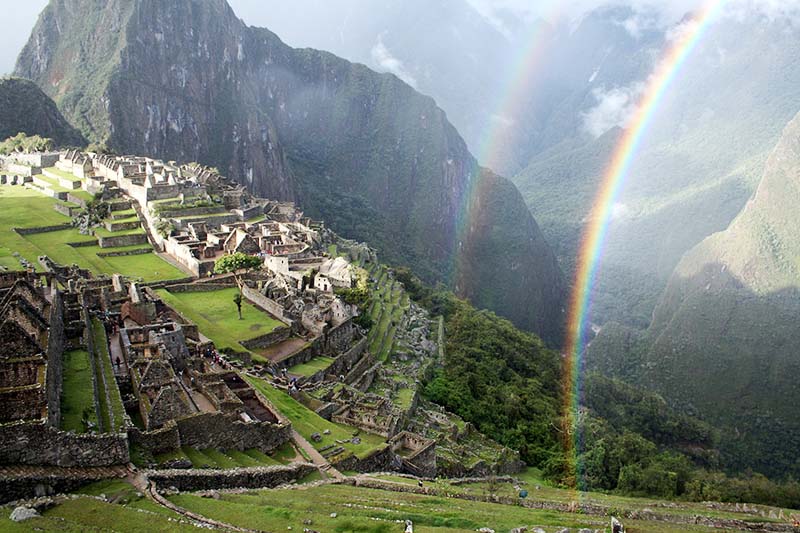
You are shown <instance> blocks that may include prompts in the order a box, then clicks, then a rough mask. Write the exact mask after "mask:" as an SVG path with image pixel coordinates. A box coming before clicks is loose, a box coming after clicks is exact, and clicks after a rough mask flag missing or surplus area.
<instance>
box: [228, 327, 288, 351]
mask: <svg viewBox="0 0 800 533" xmlns="http://www.w3.org/2000/svg"><path fill="white" fill-rule="evenodd" d="M291 335H292V329H291V328H288V327H286V326H278V327H277V328H275V329H274V330H273V331H272V332H270V333H267V334H266V335H261V336H260V337H256V338H255V339H250V340H247V341H240V342H239V344H241V345H242V346H244V347H245V348H247V349H248V350H257V349H259V348H267V347H269V346H272V345H275V344H278V343H279V342H283V341H285V340H286V339H288V338H289V337H291Z"/></svg>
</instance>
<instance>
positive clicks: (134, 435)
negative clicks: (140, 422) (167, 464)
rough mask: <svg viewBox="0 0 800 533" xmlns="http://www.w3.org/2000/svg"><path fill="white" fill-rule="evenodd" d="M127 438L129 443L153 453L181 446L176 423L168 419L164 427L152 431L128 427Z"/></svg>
mask: <svg viewBox="0 0 800 533" xmlns="http://www.w3.org/2000/svg"><path fill="white" fill-rule="evenodd" d="M128 439H129V440H130V442H131V445H134V444H135V445H137V446H141V447H142V448H144V449H145V450H147V451H149V452H150V453H152V454H153V455H156V454H159V453H165V452H169V451H173V450H177V449H178V448H180V447H181V437H180V434H179V433H178V425H177V424H176V423H175V421H174V420H170V421H169V422H167V423H166V424H165V425H164V427H162V428H160V429H156V430H153V431H142V430H141V429H139V428H137V427H131V428H128Z"/></svg>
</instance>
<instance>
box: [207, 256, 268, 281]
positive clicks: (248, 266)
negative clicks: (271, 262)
mask: <svg viewBox="0 0 800 533" xmlns="http://www.w3.org/2000/svg"><path fill="white" fill-rule="evenodd" d="M262 263H263V260H262V259H261V258H259V257H256V256H254V255H247V254H243V253H241V252H236V253H235V254H230V255H226V256H224V257H220V258H219V259H217V262H216V263H214V272H215V273H217V274H233V275H234V276H236V280H237V281H239V277H238V276H239V274H241V273H246V272H248V271H250V270H254V269H257V268H260V267H261V265H262ZM240 285H241V283H240Z"/></svg>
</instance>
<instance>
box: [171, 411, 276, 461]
mask: <svg viewBox="0 0 800 533" xmlns="http://www.w3.org/2000/svg"><path fill="white" fill-rule="evenodd" d="M176 422H177V425H178V433H179V434H180V439H181V445H182V446H193V447H195V448H199V449H205V448H220V449H234V450H239V451H244V450H249V449H251V448H257V449H259V450H261V451H262V452H264V453H270V452H272V451H273V450H275V449H276V448H278V447H280V446H281V445H282V444H284V443H285V442H287V441H289V440H291V438H292V426H291V425H290V424H282V425H277V424H270V423H269V422H250V423H246V422H243V421H242V420H240V419H239V418H238V417H236V416H235V415H230V414H223V413H201V414H197V415H193V416H189V417H186V418H181V419H179V420H177V421H176Z"/></svg>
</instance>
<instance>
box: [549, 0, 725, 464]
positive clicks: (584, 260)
mask: <svg viewBox="0 0 800 533" xmlns="http://www.w3.org/2000/svg"><path fill="white" fill-rule="evenodd" d="M725 1H726V0H709V1H708V2H707V3H706V4H705V5H704V6H703V7H702V8H701V9H699V10H698V11H696V12H695V13H694V15H693V16H692V17H691V18H689V19H687V20H685V21H684V22H683V23H682V25H681V27H680V31H679V32H677V33H678V34H677V35H676V36H675V38H674V39H673V40H672V43H671V45H670V47H669V49H668V50H667V52H666V54H665V55H664V56H663V57H662V59H661V60H660V62H659V63H658V65H657V67H656V69H655V71H654V72H653V74H652V75H651V76H650V78H649V79H648V81H647V84H646V88H645V91H644V93H643V96H642V98H641V101H640V103H639V105H638V106H637V110H636V113H635V114H634V115H633V117H632V119H631V121H630V123H629V124H628V126H627V128H626V130H625V132H624V133H623V135H622V138H621V139H620V141H619V143H618V144H617V147H616V149H615V150H614V153H613V156H612V158H611V162H610V164H609V166H608V168H607V170H606V172H605V174H604V176H603V180H602V183H601V186H600V190H599V192H598V194H597V196H596V198H595V201H594V204H593V207H592V209H591V211H590V214H589V217H588V223H587V226H586V229H585V230H584V235H583V238H582V242H581V247H580V251H579V255H578V263H577V265H578V266H577V271H576V275H575V283H574V286H573V290H572V295H571V298H570V303H569V311H568V322H567V338H566V342H565V345H564V348H565V351H566V365H565V366H566V375H565V376H564V383H565V387H566V388H567V390H565V391H564V398H565V403H566V405H565V408H564V426H565V428H564V435H565V436H566V437H567V438H565V446H566V447H567V448H568V449H567V450H566V451H567V457H568V458H571V459H572V460H573V461H575V460H576V454H577V448H578V443H577V442H576V439H577V438H578V435H579V431H577V428H576V427H575V417H576V415H577V412H578V409H579V401H580V388H581V387H580V386H581V383H580V377H581V355H582V353H583V351H584V349H585V346H584V339H585V338H586V334H587V327H588V326H589V315H590V310H591V293H592V287H593V285H594V281H595V276H596V274H597V269H598V266H599V264H600V259H601V257H602V255H603V246H604V244H605V241H606V235H607V232H608V228H609V225H610V222H611V218H612V217H611V215H612V210H613V207H614V205H615V203H616V202H617V199H618V197H619V194H620V191H621V190H622V188H623V186H624V184H625V181H626V178H627V177H628V171H629V169H630V165H631V162H632V161H633V159H634V156H635V155H636V153H637V151H638V149H639V147H640V145H641V142H642V139H643V137H644V134H645V132H646V131H647V129H648V126H649V125H650V123H651V122H652V119H653V117H654V115H655V114H656V110H657V109H658V106H659V103H660V102H661V100H662V99H663V97H664V95H665V94H666V93H667V90H668V89H669V87H670V86H671V85H672V82H673V81H674V80H675V77H676V75H677V74H678V72H679V71H680V70H681V67H682V66H683V65H684V63H685V62H686V59H687V58H688V57H689V56H690V54H691V53H692V51H693V50H694V49H695V47H696V46H697V43H698V42H699V41H700V39H701V38H702V36H703V34H704V33H705V30H706V29H707V28H708V26H709V25H710V23H711V21H712V20H714V19H715V15H716V14H717V13H718V12H719V10H720V8H721V7H722V5H723V4H724V3H725ZM573 464H576V463H573ZM576 474H577V473H576Z"/></svg>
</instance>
